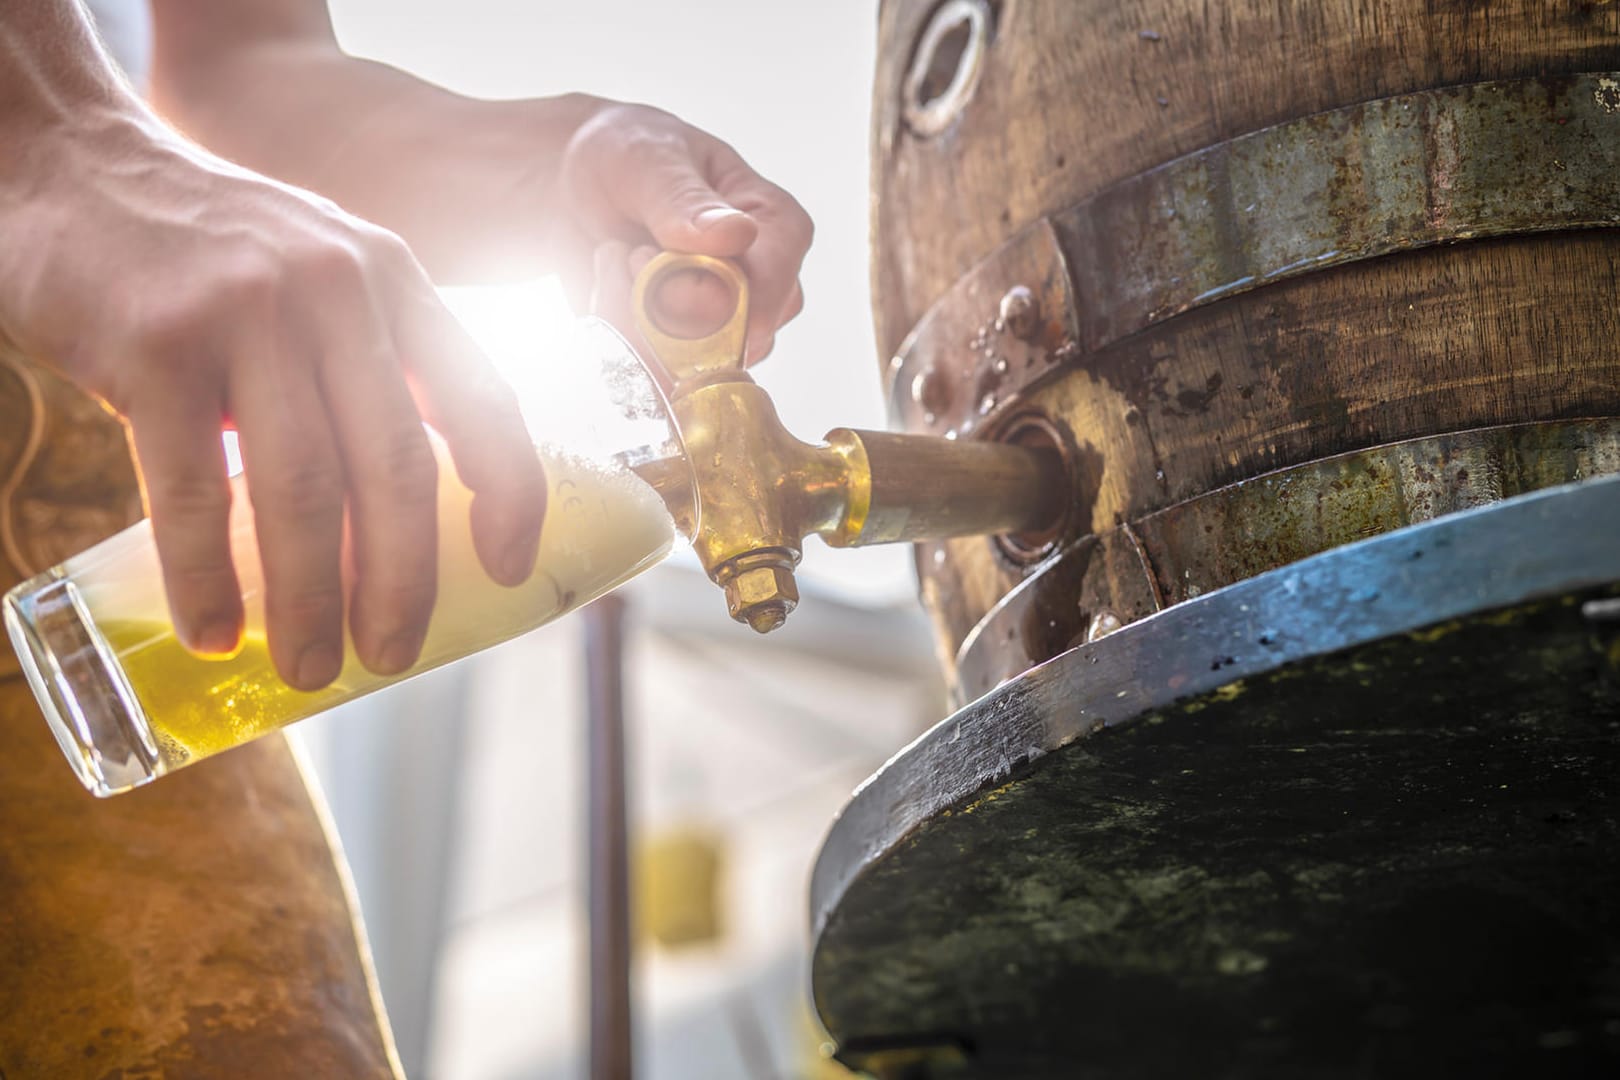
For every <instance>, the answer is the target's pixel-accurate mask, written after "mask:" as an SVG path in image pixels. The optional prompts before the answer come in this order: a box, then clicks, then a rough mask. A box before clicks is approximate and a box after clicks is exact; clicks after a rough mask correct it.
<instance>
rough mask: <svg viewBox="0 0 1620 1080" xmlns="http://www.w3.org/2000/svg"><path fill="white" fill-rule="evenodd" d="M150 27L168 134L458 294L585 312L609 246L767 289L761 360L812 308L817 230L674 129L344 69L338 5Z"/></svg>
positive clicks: (282, 1)
mask: <svg viewBox="0 0 1620 1080" xmlns="http://www.w3.org/2000/svg"><path fill="white" fill-rule="evenodd" d="M152 11H153V15H154V17H155V20H156V32H157V42H158V49H157V55H156V62H155V65H154V67H153V71H152V92H153V99H154V101H155V103H156V105H157V107H158V109H159V110H160V111H161V112H162V113H163V114H164V115H165V116H168V117H169V118H171V119H173V120H174V121H176V122H177V123H178V124H179V125H180V126H181V127H182V128H183V129H184V130H185V131H187V132H188V133H190V134H191V135H192V136H194V137H195V138H197V139H199V140H200V141H201V142H202V143H203V144H204V145H206V146H208V147H210V148H212V149H213V150H215V151H217V152H219V153H221V154H224V155H225V156H227V157H229V158H230V159H231V160H233V161H238V162H241V163H242V164H244V165H247V166H249V167H250V168H253V169H257V170H259V171H260V172H263V173H265V174H267V175H270V176H275V177H278V178H280V179H283V180H286V181H288V182H289V183H294V184H297V185H299V186H301V187H305V188H308V189H309V190H311V191H319V192H320V193H322V194H323V195H327V196H330V197H331V198H333V199H335V200H337V202H339V203H340V204H342V205H343V206H344V207H345V208H346V209H348V210H350V211H352V212H354V213H357V214H360V215H362V216H363V217H365V218H366V219H367V220H369V221H375V222H377V223H379V224H381V225H383V226H385V227H386V228H388V229H391V230H393V231H394V232H396V233H398V234H399V235H400V236H402V237H404V238H405V240H406V242H407V243H409V244H410V246H411V250H412V251H414V252H415V253H416V254H417V256H418V257H419V258H420V259H421V260H422V262H423V263H424V265H426V267H427V269H428V270H429V272H431V273H432V275H433V277H434V279H435V280H436V281H439V282H440V283H441V284H451V283H470V282H473V281H479V280H491V279H493V278H497V277H505V278H511V277H514V276H522V275H530V276H533V275H538V274H541V273H547V272H553V271H555V272H560V273H561V274H562V277H563V280H564V282H565V283H566V284H567V285H568V286H569V294H570V299H572V300H573V301H574V304H575V308H576V310H579V309H582V307H583V304H584V301H585V299H586V297H587V296H588V295H589V292H590V286H591V282H592V269H593V265H594V255H595V249H596V248H597V247H598V246H599V245H601V244H603V243H605V242H610V241H612V242H623V243H627V244H628V245H629V246H630V247H631V249H632V250H634V249H637V248H640V247H643V246H647V247H652V248H655V249H656V248H670V249H673V250H677V251H687V252H695V253H698V254H704V255H727V256H735V257H739V258H740V259H741V260H742V263H743V265H744V267H745V268H746V270H747V271H748V274H749V278H750V282H751V285H752V293H753V310H752V318H751V320H750V326H749V335H748V358H749V360H750V361H753V360H758V359H759V358H760V357H762V356H764V355H765V354H766V353H767V352H768V351H770V348H771V344H772V341H773V339H774V335H775V333H776V330H777V329H778V328H779V327H780V326H781V325H782V324H783V323H785V322H787V321H788V320H789V319H791V318H792V317H793V316H794V315H795V314H797V313H798V310H799V307H800V305H801V304H802V303H803V299H802V295H801V293H800V290H799V285H798V277H799V267H800V264H801V263H802V262H803V261H804V256H805V252H806V251H807V250H808V249H809V247H810V239H811V225H810V218H809V216H808V215H807V214H806V213H805V212H804V209H803V208H802V207H800V206H799V204H798V203H797V202H795V201H794V200H793V198H792V196H790V195H788V194H787V193H786V192H785V191H783V190H782V189H781V188H779V187H777V186H776V185H775V184H772V183H770V182H769V181H767V180H765V179H764V178H762V177H761V176H760V175H759V174H758V173H756V172H755V171H754V170H753V169H751V168H750V167H749V166H748V165H747V164H746V163H745V162H744V161H743V159H742V158H741V157H739V156H738V155H737V153H736V152H735V151H734V150H732V149H731V148H730V147H729V146H727V145H726V144H725V143H723V142H721V141H720V140H718V139H716V138H714V137H713V136H711V135H708V134H705V133H704V132H702V131H699V130H698V129H696V128H694V127H692V126H691V125H689V124H686V123H683V122H682V121H680V120H678V119H676V118H675V117H673V116H671V115H669V114H668V113H665V112H661V111H659V110H657V109H653V108H647V107H645V106H639V105H620V104H617V103H615V102H611V101H603V100H601V99H600V98H593V97H589V96H587V95H583V94H567V95H563V96H561V97H554V98H539V99H532V100H527V101H476V100H472V99H469V98H465V97H462V96H460V95H457V94H454V93H451V92H449V91H447V90H444V89H443V88H441V87H437V86H433V85H431V84H429V83H426V82H423V81H422V80H420V79H417V78H414V77H412V76H410V75H408V74H406V73H405V72H402V71H398V70H396V69H394V68H391V67H388V66H387V65H384V64H379V63H376V62H373V61H369V60H362V59H359V58H356V57H351V56H347V55H345V54H344V53H343V51H342V50H341V49H340V48H339V47H338V43H337V40H336V38H335V37H334V35H333V32H332V24H331V19H330V17H329V15H328V13H327V10H326V0H153V3H152ZM602 47H603V48H609V47H610V45H609V44H608V43H604V44H603V45H602ZM739 211H740V212H739ZM640 254H641V257H643V258H644V257H645V255H646V254H647V253H646V252H645V251H643V252H641V253H640ZM632 269H634V268H632Z"/></svg>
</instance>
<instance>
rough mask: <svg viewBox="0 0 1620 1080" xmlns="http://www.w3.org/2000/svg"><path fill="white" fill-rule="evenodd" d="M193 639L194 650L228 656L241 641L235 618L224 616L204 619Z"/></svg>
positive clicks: (206, 654)
mask: <svg viewBox="0 0 1620 1080" xmlns="http://www.w3.org/2000/svg"><path fill="white" fill-rule="evenodd" d="M194 640H195V641H196V651H197V652H200V653H202V654H204V655H205V656H229V655H231V654H232V653H234V652H235V651H236V648H237V646H238V645H239V644H240V641H241V639H240V635H239V634H238V632H237V627H236V620H235V619H226V618H217V619H208V620H207V621H205V622H204V623H203V624H202V626H201V628H200V629H198V631H197V634H196V637H195V639H194Z"/></svg>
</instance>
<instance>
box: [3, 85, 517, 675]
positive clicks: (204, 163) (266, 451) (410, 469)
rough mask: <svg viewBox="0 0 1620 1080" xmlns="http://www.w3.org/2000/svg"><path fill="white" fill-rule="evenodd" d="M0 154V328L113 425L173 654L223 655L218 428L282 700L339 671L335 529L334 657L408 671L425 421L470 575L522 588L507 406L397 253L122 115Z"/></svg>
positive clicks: (226, 631) (105, 110) (422, 555)
mask: <svg viewBox="0 0 1620 1080" xmlns="http://www.w3.org/2000/svg"><path fill="white" fill-rule="evenodd" d="M115 96H116V95H115ZM8 156H10V157H11V164H10V165H8V166H7V168H6V169H5V170H4V172H3V174H0V236H4V237H5V243H4V245H3V246H0V333H3V334H4V335H5V336H6V337H7V338H9V339H10V340H11V341H12V342H13V343H14V344H15V345H16V346H17V347H18V348H20V349H21V350H23V351H24V352H26V353H28V354H29V355H32V356H34V357H36V358H39V359H42V360H45V361H47V362H50V363H54V364H55V365H57V366H58V367H59V368H60V369H61V370H63V371H64V372H66V373H67V374H68V375H69V376H70V377H71V378H73V379H74V380H75V381H77V382H79V383H80V384H81V385H82V386H84V387H86V388H88V389H89V390H91V391H93V392H95V393H96V394H99V395H100V396H101V397H102V398H104V399H105V400H106V401H107V402H108V403H109V404H110V405H111V406H112V407H113V408H114V409H116V410H117V411H118V412H119V413H120V414H121V415H122V416H123V417H125V418H126V419H127V421H128V423H129V425H130V426H131V428H132V429H133V432H134V442H135V447H136V453H137V456H138V458H139V462H140V466H141V472H142V476H143V479H144V482H145V485H146V493H147V498H148V502H149V509H150V512H151V516H152V524H153V528H154V530H155V533H156V538H157V545H158V551H159V554H160V557H161V560H162V565H163V572H164V580H165V583H166V585H167V588H168V594H169V601H170V606H171V610H172V612H173V615H174V618H175V622H176V626H177V628H178V630H179V633H180V636H181V639H182V641H183V642H185V643H186V644H187V645H188V646H190V647H191V648H193V649H196V650H199V651H203V652H224V651H228V650H230V649H232V648H233V647H234V646H235V645H236V643H237V641H238V637H239V634H240V632H241V626H242V614H243V613H242V604H241V598H240V590H239V588H238V584H237V578H236V574H235V572H234V569H233V567H232V563H231V555H230V547H229V543H228V536H227V519H228V512H229V509H230V489H229V486H228V484H227V481H226V473H225V460H224V455H223V450H222V447H221V440H220V434H221V430H222V428H223V427H224V426H225V425H227V424H234V426H235V427H236V429H237V431H238V432H239V434H240V440H241V450H242V457H243V461H244V465H245V470H246V475H247V484H248V491H249V493H250V496H251V499H252V502H253V507H254V510H255V516H256V521H257V530H258V539H259V545H260V550H261V555H262V562H263V568H264V575H265V588H266V594H265V609H266V618H267V623H268V634H269V644H270V651H271V654H272V656H273V657H274V660H275V664H276V668H277V670H278V671H279V672H280V673H281V675H282V677H283V678H285V679H286V680H287V682H288V683H290V684H291V685H293V686H295V687H298V688H300V689H305V690H312V689H316V688H319V687H321V686H324V685H326V684H327V683H329V682H331V680H332V679H333V678H335V677H336V675H337V674H338V671H339V667H340V665H341V661H342V656H343V624H344V607H345V599H346V598H345V595H344V582H343V579H342V574H341V565H340V564H341V548H342V543H343V538H344V528H345V518H346V515H347V523H348V526H349V528H350V530H351V533H352V536H351V542H352V551H353V561H354V581H353V591H352V593H351V594H350V596H349V597H348V598H347V599H349V600H350V601H351V610H350V611H349V613H348V622H349V626H350V629H351V631H352V635H353V640H354V643H355V647H356V651H357V652H358V654H359V657H360V659H361V661H362V662H363V663H364V664H365V665H366V666H367V667H368V668H370V669H372V670H373V671H377V672H380V673H386V674H391V673H396V672H399V671H402V670H404V669H405V668H407V667H409V666H410V665H411V664H413V663H414V662H415V660H416V658H417V655H418V653H419V651H420V649H421V645H422V640H423V637H424V634H425V633H426V629H427V622H428V617H429V614H430V612H431V609H432V607H433V602H434V599H435V563H436V551H437V531H436V523H437V515H436V500H435V484H436V479H437V467H436V464H435V460H434V457H433V453H432V450H431V448H430V446H429V443H428V441H427V436H426V434H425V432H424V431H423V428H422V421H423V420H424V419H426V420H427V421H429V422H430V423H431V424H433V426H434V427H435V428H436V429H437V430H438V431H439V432H441V433H442V434H443V435H444V437H445V440H446V442H447V443H448V444H449V446H450V449H451V452H452V455H453V457H454V459H455V464H456V467H457V471H458V472H459V473H460V476H461V479H462V480H463V482H464V483H466V484H467V486H468V487H470V488H471V489H473V491H474V492H475V493H476V496H475V499H474V502H473V511H472V513H473V530H474V539H475V543H476V547H477V550H478V554H479V558H480V559H481V561H482V562H483V564H484V566H485V568H486V570H487V571H488V572H489V574H490V576H491V577H493V578H494V579H496V580H497V581H501V582H504V583H507V584H516V583H518V582H521V581H522V580H524V579H525V578H527V577H528V575H529V573H530V571H531V569H532V567H533V564H534V559H535V553H536V550H537V546H538V540H539V532H540V524H541V518H542V515H543V512H544V500H545V483H544V477H543V475H542V472H541V468H540V465H539V462H538V459H537V458H536V455H535V453H534V451H533V448H532V446H531V444H530V442H529V440H528V437H527V434H526V432H525V430H524V427H523V423H522V420H521V418H520V415H519V412H518V408H517V404H516V401H515V400H514V397H513V395H512V393H511V391H510V389H509V388H508V387H507V386H506V385H505V384H504V383H503V382H502V381H501V380H500V379H499V377H498V376H497V375H496V373H495V372H494V371H493V369H492V368H491V366H490V364H489V363H488V361H487V360H486V359H485V358H484V357H483V356H482V355H481V354H480V353H479V352H478V350H477V349H476V348H475V347H474V346H473V345H472V343H471V342H470V341H469V340H468V339H467V338H466V336H465V335H464V334H463V332H462V331H461V329H460V327H459V326H458V325H457V323H456V322H455V321H454V319H453V317H452V316H451V315H450V314H449V313H448V312H447V311H446V310H445V309H444V308H443V307H442V306H441V305H440V303H439V301H438V299H437V296H436V294H435V293H434V291H433V289H432V286H431V285H430V284H429V282H428V280H427V278H426V276H425V275H424V274H423V272H422V270H421V268H420V267H419V266H418V265H417V263H416V261H415V260H414V259H413V258H412V256H411V254H410V253H409V252H408V251H407V250H406V247H405V245H404V244H403V243H402V242H401V241H400V240H399V239H397V238H396V237H394V236H393V235H391V234H390V233H387V232H385V231H383V230H382V229H379V228H377V227H375V226H371V225H368V224H366V223H364V222H362V221H360V220H359V219H357V218H354V217H351V216H349V215H348V214H346V213H344V212H343V211H341V210H339V209H338V208H337V207H336V206H334V205H333V204H332V203H330V202H327V201H325V200H324V199H320V198H317V197H315V196H312V195H309V194H307V193H305V192H302V191H299V190H297V189H295V188H291V187H286V186H283V185H280V184H278V183H275V182H272V181H269V180H266V179H264V178H262V177H259V176H256V175H254V174H252V173H249V172H247V171H245V170H243V169H241V168H238V167H236V166H234V165H230V164H228V163H226V162H224V161H222V160H220V159H218V158H215V157H212V156H210V155H208V154H206V153H204V152H202V151H200V150H198V149H197V148H195V147H194V146H192V145H191V144H189V143H187V142H185V141H184V140H182V139H181V138H179V137H178V136H175V135H173V134H172V133H170V132H169V131H168V129H166V128H165V127H163V126H162V125H161V124H159V123H158V122H157V121H156V120H155V119H153V118H151V117H150V116H149V115H147V114H145V113H144V112H143V111H142V110H141V109H140V107H139V106H138V104H135V103H133V102H130V103H128V105H127V106H126V105H123V104H119V103H118V102H116V101H114V102H113V103H112V104H111V105H107V106H101V105H95V106H89V107H85V108H81V109H77V110H74V112H73V113H72V115H71V116H67V117H63V118H59V119H58V120H57V121H56V122H53V123H50V124H47V125H45V126H43V127H41V128H40V129H38V130H36V131H34V132H33V133H32V137H30V138H29V140H28V141H27V143H26V146H25V148H24V149H23V150H22V151H21V152H19V151H18V149H17V144H16V143H13V144H12V150H11V151H10V152H9V155H8ZM413 391H414V393H413Z"/></svg>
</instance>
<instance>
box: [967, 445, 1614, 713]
mask: <svg viewBox="0 0 1620 1080" xmlns="http://www.w3.org/2000/svg"><path fill="white" fill-rule="evenodd" d="M1614 473H1620V419H1617V418H1605V419H1594V420H1577V421H1558V422H1548V423H1529V424H1512V425H1505V426H1502V427H1492V428H1480V429H1476V430H1473V431H1462V432H1455V433H1451V434H1447V435H1437V436H1431V437H1427V438H1418V439H1410V440H1406V441H1403V442H1397V443H1388V444H1385V445H1383V446H1376V447H1373V448H1371V449H1368V450H1361V451H1356V452H1353V453H1347V454H1340V455H1337V456H1335V457H1329V458H1323V459H1321V460H1318V461H1312V462H1309V463H1307V464H1304V465H1299V466H1295V467H1293V468H1288V469H1281V470H1278V471H1276V472H1271V473H1266V474H1264V475H1262V476H1257V477H1254V478H1253V479H1250V480H1245V481H1242V482H1240V483H1237V484H1232V485H1230V486H1228V487H1224V488H1220V489H1218V490H1216V491H1212V492H1210V493H1208V494H1207V495H1202V496H1199V497H1198V498H1194V499H1189V500H1187V501H1185V502H1182V503H1178V504H1176V505H1175V506H1171V507H1167V508H1165V509H1163V510H1160V511H1157V512H1155V513H1152V514H1148V515H1146V516H1144V517H1142V518H1140V519H1138V520H1136V521H1133V522H1128V523H1125V524H1123V525H1121V526H1119V527H1118V528H1115V529H1111V530H1109V531H1107V532H1104V533H1100V534H1097V535H1094V536H1085V537H1082V538H1081V539H1079V540H1077V541H1075V542H1074V543H1072V544H1070V545H1069V546H1067V547H1066V548H1064V549H1063V550H1061V551H1059V552H1057V553H1056V554H1054V555H1053V556H1052V557H1051V558H1049V559H1048V560H1046V562H1045V563H1043V564H1042V565H1041V566H1040V567H1039V568H1038V569H1037V570H1036V571H1035V572H1034V573H1033V574H1031V575H1030V576H1029V577H1028V578H1026V579H1025V580H1024V581H1023V582H1022V583H1020V584H1019V586H1018V587H1017V588H1016V589H1014V590H1013V591H1012V592H1010V593H1008V594H1007V595H1006V596H1005V597H1003V598H1002V600H1001V601H1000V603H998V604H997V605H996V606H995V607H994V608H993V609H992V610H991V611H990V612H989V614H987V615H986V616H985V617H984V618H983V619H982V620H981V621H980V622H979V624H978V625H977V626H976V627H975V628H974V629H973V631H972V632H971V633H970V634H969V635H968V636H967V638H966V639H965V640H964V641H963V643H962V646H961V648H960V649H959V650H958V652H957V657H956V685H955V686H954V687H953V688H952V689H953V693H954V696H955V698H956V704H958V705H960V704H962V703H964V702H967V701H972V700H974V699H976V698H978V697H979V696H981V695H983V694H985V693H988V692H989V691H991V690H993V689H995V687H997V686H998V685H1000V684H1001V683H1002V682H1004V681H1006V680H1008V679H1011V678H1013V677H1015V676H1017V675H1019V674H1022V673H1023V672H1024V671H1026V670H1028V669H1029V668H1031V667H1033V666H1035V665H1036V664H1040V663H1043V662H1045V661H1047V660H1050V659H1051V658H1052V657H1054V656H1057V655H1058V654H1059V653H1062V652H1064V651H1066V650H1067V649H1069V648H1072V647H1073V646H1075V645H1080V644H1084V643H1086V642H1088V641H1095V640H1097V639H1098V638H1100V637H1103V636H1106V635H1107V634H1109V633H1112V632H1113V631H1114V630H1117V629H1119V628H1121V627H1122V626H1125V625H1128V624H1130V623H1132V622H1135V621H1136V620H1138V619H1141V618H1144V617H1146V616H1148V615H1151V614H1153V613H1154V612H1155V611H1157V610H1159V609H1161V608H1163V607H1169V606H1171V605H1173V604H1178V603H1180V602H1182V601H1184V600H1190V599H1193V598H1195V597H1197V596H1199V595H1201V594H1203V593H1207V592H1211V591H1213V590H1215V589H1218V588H1221V587H1222V586H1226V585H1231V584H1233V583H1234V582H1237V581H1241V580H1244V579H1246V578H1249V577H1253V576H1254V575H1256V574H1259V573H1262V572H1264V571H1266V570H1270V569H1273V568H1275V567H1278V566H1283V565H1286V564H1288V563H1292V562H1297V561H1299V560H1301V559H1304V558H1308V557H1309V556H1312V555H1315V554H1318V553H1320V552H1323V551H1327V550H1329V549H1330V548H1335V547H1339V546H1341V545H1343V544H1347V543H1352V542H1354V541H1357V540H1363V539H1366V538H1367V537H1370V536H1374V535H1377V534H1380V533H1386V532H1390V531H1392V530H1395V529H1399V528H1402V527H1404V526H1407V525H1414V524H1417V523H1419V522H1424V521H1429V520H1432V519H1434V518H1438V517H1441V516H1443V515H1446V514H1451V513H1456V512H1458V511H1462V510H1469V509H1473V508H1475V507H1479V506H1484V505H1486V504H1488V503H1493V502H1497V501H1499V500H1501V499H1505V498H1509V497H1511V496H1514V495H1522V494H1525V493H1528V492H1532V491H1538V490H1542V489H1545V488H1549V487H1554V486H1557V485H1559V484H1567V483H1572V482H1574V481H1577V480H1581V479H1585V478H1588V477H1593V476H1600V475H1608V474H1614Z"/></svg>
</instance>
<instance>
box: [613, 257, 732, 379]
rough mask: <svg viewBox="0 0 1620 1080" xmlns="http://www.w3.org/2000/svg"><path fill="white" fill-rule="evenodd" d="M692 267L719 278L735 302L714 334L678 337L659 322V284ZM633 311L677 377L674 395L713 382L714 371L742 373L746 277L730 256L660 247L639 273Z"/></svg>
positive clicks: (672, 374)
mask: <svg viewBox="0 0 1620 1080" xmlns="http://www.w3.org/2000/svg"><path fill="white" fill-rule="evenodd" d="M694 270H695V271H699V272H702V273H706V274H709V275H711V276H712V277H714V278H716V279H718V280H719V282H720V283H721V284H722V285H724V286H725V287H726V288H727V289H729V290H730V291H731V296H732V299H733V303H734V306H733V308H732V311H731V316H730V317H729V318H728V319H727V320H726V321H725V323H724V325H722V326H721V327H720V328H719V329H718V330H715V331H714V332H713V333H710V334H705V335H703V336H701V337H695V338H685V337H677V336H675V335H674V334H671V333H669V332H667V331H666V330H665V329H664V328H663V327H662V326H660V325H659V324H658V319H657V317H656V316H655V315H654V314H653V313H654V311H655V310H656V309H657V305H658V288H659V286H660V285H662V284H663V283H664V282H665V281H667V280H668V279H669V278H670V277H671V276H673V275H675V274H679V273H683V272H686V271H694ZM631 311H632V312H634V314H635V320H636V329H638V330H640V331H641V336H642V337H643V338H645V339H646V341H647V344H648V345H650V346H652V350H653V352H655V353H657V354H658V359H659V361H660V362H661V363H662V364H663V366H664V369H665V370H666V371H668V372H669V375H670V378H671V379H673V380H674V382H675V392H676V394H679V393H680V392H681V386H682V384H683V383H684V384H687V385H688V386H691V385H692V384H694V383H696V382H706V381H709V380H710V379H711V378H712V377H713V376H715V375H720V374H723V373H726V372H737V373H741V372H742V370H743V360H744V356H743V352H744V349H745V348H746V347H747V344H748V278H747V276H746V275H745V274H744V273H743V272H742V268H741V267H739V266H738V265H737V264H736V263H734V262H732V261H731V260H730V259H719V258H716V257H714V256H712V255H686V254H682V253H680V252H675V251H664V252H660V253H659V254H657V255H655V256H653V259H652V261H651V262H649V263H648V264H647V265H646V266H645V267H644V268H643V269H642V271H641V273H640V274H637V275H636V282H635V291H634V293H633V294H632V297H631Z"/></svg>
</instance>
